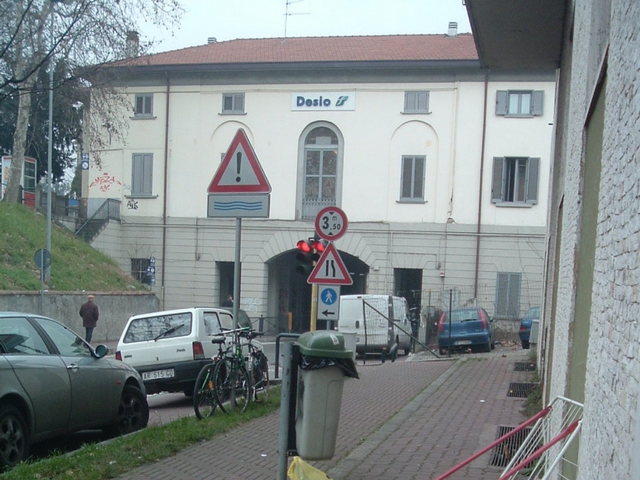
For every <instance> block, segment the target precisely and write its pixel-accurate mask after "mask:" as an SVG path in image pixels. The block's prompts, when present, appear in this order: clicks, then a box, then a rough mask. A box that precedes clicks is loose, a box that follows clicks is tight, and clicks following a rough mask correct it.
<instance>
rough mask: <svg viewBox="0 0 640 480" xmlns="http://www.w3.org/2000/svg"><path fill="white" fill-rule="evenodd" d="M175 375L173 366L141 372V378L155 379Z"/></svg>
mask: <svg viewBox="0 0 640 480" xmlns="http://www.w3.org/2000/svg"><path fill="white" fill-rule="evenodd" d="M174 375H175V373H174V371H173V368H169V369H167V370H154V371H153V372H143V373H142V379H143V380H157V379H159V378H173V376H174Z"/></svg>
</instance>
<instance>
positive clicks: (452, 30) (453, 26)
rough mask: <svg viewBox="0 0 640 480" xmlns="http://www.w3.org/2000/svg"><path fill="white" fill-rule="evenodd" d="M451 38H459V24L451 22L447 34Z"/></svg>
mask: <svg viewBox="0 0 640 480" xmlns="http://www.w3.org/2000/svg"><path fill="white" fill-rule="evenodd" d="M447 36H449V37H457V36H458V22H449V31H448V32H447Z"/></svg>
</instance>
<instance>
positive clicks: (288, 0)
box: [284, 0, 309, 40]
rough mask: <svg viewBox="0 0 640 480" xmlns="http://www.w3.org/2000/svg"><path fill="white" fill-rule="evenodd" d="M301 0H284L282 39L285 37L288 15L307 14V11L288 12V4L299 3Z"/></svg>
mask: <svg viewBox="0 0 640 480" xmlns="http://www.w3.org/2000/svg"><path fill="white" fill-rule="evenodd" d="M302 1H303V0H285V11H284V39H285V40H286V38H287V20H288V19H289V16H290V15H309V12H304V13H303V12H299V13H289V5H291V4H292V3H300V2H302Z"/></svg>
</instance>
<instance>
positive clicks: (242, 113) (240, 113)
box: [218, 112, 247, 115]
mask: <svg viewBox="0 0 640 480" xmlns="http://www.w3.org/2000/svg"><path fill="white" fill-rule="evenodd" d="M246 114H247V112H220V113H219V114H218V115H246Z"/></svg>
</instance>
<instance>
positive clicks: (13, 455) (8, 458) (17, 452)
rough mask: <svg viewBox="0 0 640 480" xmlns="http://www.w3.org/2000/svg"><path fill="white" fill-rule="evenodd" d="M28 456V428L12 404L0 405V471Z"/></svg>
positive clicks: (13, 465)
mask: <svg viewBox="0 0 640 480" xmlns="http://www.w3.org/2000/svg"><path fill="white" fill-rule="evenodd" d="M28 456H29V429H28V427H27V423H26V422H25V421H24V418H23V417H22V414H21V413H20V412H19V411H18V409H17V408H16V407H14V406H13V405H2V406H0V472H2V471H3V470H5V469H7V468H12V467H15V466H16V465H17V464H18V463H20V462H22V461H23V460H26V459H27V457H28Z"/></svg>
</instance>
